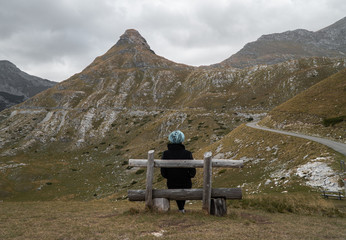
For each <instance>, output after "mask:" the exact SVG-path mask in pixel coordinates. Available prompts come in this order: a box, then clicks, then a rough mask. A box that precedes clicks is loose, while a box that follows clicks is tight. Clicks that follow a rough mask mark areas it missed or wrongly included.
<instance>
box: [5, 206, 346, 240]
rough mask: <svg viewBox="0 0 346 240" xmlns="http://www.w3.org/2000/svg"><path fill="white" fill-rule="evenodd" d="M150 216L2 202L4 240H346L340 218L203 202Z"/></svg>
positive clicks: (136, 209) (119, 209) (122, 209)
mask: <svg viewBox="0 0 346 240" xmlns="http://www.w3.org/2000/svg"><path fill="white" fill-rule="evenodd" d="M171 205H172V210H171V211H170V212H169V213H153V212H147V211H144V210H143V209H144V205H143V203H131V202H128V201H117V202H109V201H93V202H2V203H0V225H1V228H0V239H160V238H161V239H239V238H240V239H328V238H332V239H345V238H346V232H345V231H344V229H345V227H346V221H345V219H343V218H340V217H334V218H330V217H323V216H317V215H312V216H311V215H310V216H307V215H298V214H289V213H268V212H263V211H258V210H249V209H245V210H244V209H235V208H229V209H228V215H227V216H226V217H221V218H220V217H214V216H209V215H206V214H204V213H203V212H202V211H201V210H200V209H201V204H200V201H199V202H193V203H192V204H189V205H188V206H187V213H186V214H184V215H182V214H180V213H178V212H177V209H176V207H175V204H173V202H172V204H171Z"/></svg>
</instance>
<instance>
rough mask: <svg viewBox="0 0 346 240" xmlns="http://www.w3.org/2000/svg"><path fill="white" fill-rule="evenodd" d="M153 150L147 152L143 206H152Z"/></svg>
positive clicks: (150, 207)
mask: <svg viewBox="0 0 346 240" xmlns="http://www.w3.org/2000/svg"><path fill="white" fill-rule="evenodd" d="M153 179H154V150H150V151H149V152H148V161H147V183H146V191H145V206H146V207H147V208H149V209H152V208H153Z"/></svg>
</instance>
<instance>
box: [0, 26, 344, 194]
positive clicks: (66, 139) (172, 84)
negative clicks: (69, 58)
mask: <svg viewBox="0 0 346 240" xmlns="http://www.w3.org/2000/svg"><path fill="white" fill-rule="evenodd" d="M345 67H346V64H345V61H344V60H343V59H329V58H308V59H300V60H292V61H289V62H285V63H280V64H277V65H273V66H255V67H251V68H248V69H242V70H235V69H234V68H231V67H225V68H223V69H219V68H210V67H209V68H197V67H191V66H187V65H183V64H177V63H174V62H172V61H169V60H167V59H165V58H163V57H160V56H158V55H156V54H155V53H154V52H153V51H152V50H151V49H150V47H149V45H148V43H147V42H146V41H145V39H144V38H143V37H142V36H141V35H140V34H139V33H138V32H137V31H136V30H127V31H126V32H125V33H124V34H123V35H122V36H121V37H120V40H119V41H118V42H117V43H116V44H115V45H114V46H113V47H112V48H111V49H110V50H109V51H107V52H106V53H105V54H104V55H102V56H100V57H97V58H96V59H95V60H94V61H93V62H92V63H91V64H90V65H89V66H88V67H87V68H86V69H84V70H83V71H82V72H81V73H78V74H75V75H74V76H72V77H71V78H69V79H67V80H66V81H64V82H61V83H59V84H57V85H55V86H54V87H52V88H50V89H48V90H46V91H43V92H41V93H39V94H37V95H36V96H34V97H32V98H30V99H28V100H27V101H25V102H24V103H22V104H19V105H17V106H15V107H12V108H10V109H6V110H5V111H3V112H1V113H0V156H1V159H2V162H1V163H0V164H1V165H0V170H2V171H3V174H2V173H1V172H0V182H2V185H1V184H0V196H5V197H6V196H7V197H8V196H12V195H13V194H14V195H15V196H17V197H18V198H25V199H28V198H29V199H34V197H33V195H32V192H36V194H37V195H35V196H41V197H42V196H44V197H46V198H49V199H52V198H61V197H63V196H64V197H66V196H70V195H71V196H70V197H71V198H78V197H79V198H83V199H84V198H90V197H91V198H92V197H93V196H100V195H102V194H110V193H113V192H114V191H115V192H118V191H121V189H122V188H126V187H128V185H129V184H130V183H131V184H136V182H137V181H138V179H139V178H140V172H136V170H135V169H130V168H127V166H126V160H127V159H128V158H130V157H131V158H145V157H146V153H147V151H148V150H149V149H156V150H157V151H156V157H157V158H159V157H160V153H161V152H162V151H163V150H164V149H165V148H166V146H165V145H166V142H167V136H168V134H169V132H171V131H172V130H175V129H180V130H182V131H183V132H184V133H185V135H186V142H185V144H186V146H187V148H188V149H189V150H191V151H193V152H197V151H198V150H199V149H201V148H203V147H206V146H208V145H210V144H211V143H213V142H216V141H218V140H219V139H221V138H222V137H223V136H225V135H226V134H228V133H229V132H230V131H231V130H232V129H234V128H235V127H237V126H239V125H240V124H241V123H243V122H246V121H248V120H251V119H256V118H259V117H261V116H263V115H265V114H266V112H267V111H269V110H270V109H272V108H273V107H274V106H277V105H278V104H280V103H282V102H284V101H286V100H288V99H290V98H292V97H293V96H295V95H296V94H297V93H299V92H301V91H303V90H305V89H306V88H308V87H310V86H312V85H313V84H315V83H317V82H319V81H321V80H322V79H324V78H326V77H328V76H330V75H331V74H333V73H335V72H338V71H339V70H341V69H343V68H345ZM101 185H102V187H100V186H101ZM30 193H31V194H30ZM50 194H51V195H50ZM59 194H60V195H59ZM95 194H96V195H95ZM49 196H51V197H49Z"/></svg>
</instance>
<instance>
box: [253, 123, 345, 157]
mask: <svg viewBox="0 0 346 240" xmlns="http://www.w3.org/2000/svg"><path fill="white" fill-rule="evenodd" d="M257 123H258V122H250V123H247V124H246V126H248V127H252V128H256V129H260V130H264V131H269V132H275V133H281V134H286V135H290V136H294V137H300V138H305V139H309V140H312V141H315V142H318V143H321V144H323V145H326V146H328V147H330V148H332V149H334V150H335V151H337V152H339V153H341V154H343V155H344V156H346V144H343V143H340V142H335V141H331V140H328V139H325V138H319V137H313V136H308V135H303V134H299V133H292V132H286V131H281V130H275V129H271V128H266V127H262V126H259V125H257Z"/></svg>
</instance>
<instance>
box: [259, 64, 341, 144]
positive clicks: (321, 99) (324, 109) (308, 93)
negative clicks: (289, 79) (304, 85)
mask: <svg viewBox="0 0 346 240" xmlns="http://www.w3.org/2000/svg"><path fill="white" fill-rule="evenodd" d="M345 96H346V70H342V71H340V72H338V73H336V74H334V75H332V76H330V77H328V78H327V79H325V80H323V81H321V82H319V83H317V84H315V85H314V86H312V87H311V88H309V89H307V90H305V91H303V92H302V93H300V94H298V95H297V96H295V97H294V98H292V99H290V100H289V101H287V102H285V103H283V104H281V105H279V106H278V107H276V108H274V109H273V110H272V111H270V112H269V114H268V116H267V117H266V118H265V119H263V120H262V121H261V122H260V124H263V125H265V126H268V127H273V128H279V129H284V130H289V131H297V132H303V133H308V134H314V135H318V136H322V137H328V138H331V139H334V140H337V141H341V142H346V97H345Z"/></svg>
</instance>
